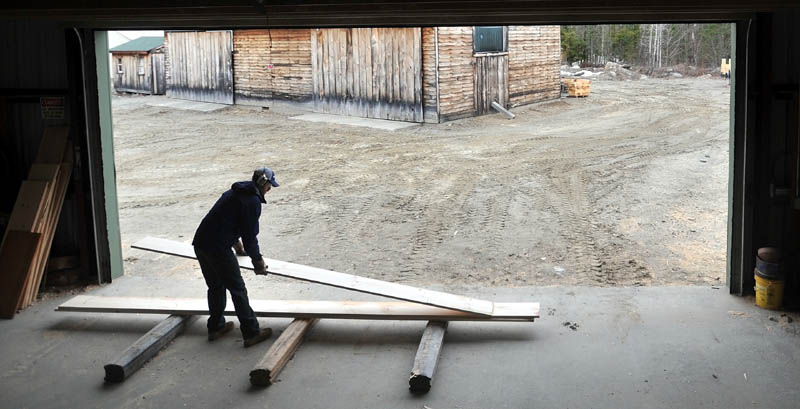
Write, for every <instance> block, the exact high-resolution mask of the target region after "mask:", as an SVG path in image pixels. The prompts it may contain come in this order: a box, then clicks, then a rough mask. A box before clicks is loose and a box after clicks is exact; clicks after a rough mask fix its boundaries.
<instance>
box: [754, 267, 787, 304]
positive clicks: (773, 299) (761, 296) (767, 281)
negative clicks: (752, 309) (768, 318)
mask: <svg viewBox="0 0 800 409" xmlns="http://www.w3.org/2000/svg"><path fill="white" fill-rule="evenodd" d="M755 277H756V305H757V306H759V307H761V308H766V309H768V310H777V309H779V308H781V304H782V303H783V280H782V279H777V278H776V277H770V278H768V277H764V276H762V275H761V274H759V273H758V270H756V274H755Z"/></svg>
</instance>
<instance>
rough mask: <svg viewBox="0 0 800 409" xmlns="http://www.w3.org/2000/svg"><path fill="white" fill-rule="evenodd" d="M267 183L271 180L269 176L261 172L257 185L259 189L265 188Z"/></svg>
mask: <svg viewBox="0 0 800 409" xmlns="http://www.w3.org/2000/svg"><path fill="white" fill-rule="evenodd" d="M267 182H269V179H267V175H265V174H264V172H263V171H262V172H260V174H259V175H258V179H256V185H258V187H264V185H266V184H267Z"/></svg>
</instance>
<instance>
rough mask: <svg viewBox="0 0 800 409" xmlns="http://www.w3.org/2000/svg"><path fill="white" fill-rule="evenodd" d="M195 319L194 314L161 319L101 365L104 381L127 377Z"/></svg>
mask: <svg viewBox="0 0 800 409" xmlns="http://www.w3.org/2000/svg"><path fill="white" fill-rule="evenodd" d="M196 319H197V316H196V315H170V316H169V317H167V318H166V319H165V320H164V321H161V322H160V323H159V324H158V325H156V326H155V327H153V329H151V330H150V331H148V332H147V333H146V334H144V335H143V336H142V337H141V338H139V339H138V340H136V342H134V343H133V345H131V346H129V347H128V348H127V349H126V350H125V351H123V352H122V354H120V356H119V357H117V359H115V360H114V361H113V362H111V363H110V364H108V365H105V366H104V367H103V368H104V369H105V370H106V377H105V380H106V382H122V381H124V380H125V379H127V378H128V377H129V376H131V374H133V373H134V372H136V371H137V370H138V369H139V368H141V367H142V365H144V364H145V363H146V362H147V361H149V360H150V358H152V357H154V356H156V354H158V351H160V350H161V349H162V348H164V346H166V345H167V344H168V343H169V342H170V341H172V340H173V339H175V337H176V336H178V334H180V333H181V331H183V329H184V328H186V327H187V326H188V325H189V324H191V323H192V322H193V321H194V320H196Z"/></svg>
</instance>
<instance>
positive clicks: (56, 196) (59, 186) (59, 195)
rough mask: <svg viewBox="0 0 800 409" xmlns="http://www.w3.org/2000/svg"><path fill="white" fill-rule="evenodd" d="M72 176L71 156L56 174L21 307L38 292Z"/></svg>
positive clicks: (69, 146) (68, 145)
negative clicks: (31, 277) (31, 274)
mask: <svg viewBox="0 0 800 409" xmlns="http://www.w3.org/2000/svg"><path fill="white" fill-rule="evenodd" d="M67 149H68V150H69V152H70V153H71V149H72V146H71V144H67ZM71 175H72V156H71V155H69V158H68V159H67V160H65V162H64V163H63V164H62V165H61V170H60V171H59V173H58V178H57V180H56V182H54V183H55V189H54V192H53V199H52V203H51V205H50V207H49V209H48V214H47V219H46V221H45V223H46V224H45V227H44V230H43V235H42V241H41V243H40V249H39V251H37V253H36V258H35V263H36V264H35V269H34V270H33V280H32V281H31V282H30V283H29V284H30V285H29V286H28V290H27V294H26V297H27V303H26V304H25V305H23V307H27V306H28V305H30V304H31V303H33V301H34V300H35V298H36V295H37V294H38V292H39V287H40V285H41V283H42V279H43V278H44V272H45V267H46V266H47V258H48V257H49V256H50V247H51V246H52V244H53V237H54V236H55V232H56V228H57V227H58V220H59V218H60V216H61V209H62V207H63V204H64V197H65V196H66V192H67V187H68V185H69V181H70V176H71Z"/></svg>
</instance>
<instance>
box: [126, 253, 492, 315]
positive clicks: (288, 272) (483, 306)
mask: <svg viewBox="0 0 800 409" xmlns="http://www.w3.org/2000/svg"><path fill="white" fill-rule="evenodd" d="M131 247H133V248H136V249H140V250H148V251H154V252H156V253H163V254H169V255H173V256H178V257H186V258H191V259H197V256H195V254H194V247H193V246H192V245H191V244H188V243H181V242H178V241H173V240H167V239H159V238H156V237H145V238H143V239H142V240H139V241H138V242H136V243H134V244H133V245H132V246H131ZM231 251H232V250H231ZM264 262H266V263H267V265H268V266H269V269H268V271H269V273H270V274H275V275H278V276H282V277H288V278H295V279H298V280H303V281H310V282H312V283H318V284H324V285H329V286H332V287H337V288H343V289H345V290H353V291H358V292H362V293H367V294H373V295H379V296H383V297H388V298H395V299H398V300H403V301H410V302H415V303H419V304H425V305H431V306H434V307H441V308H447V309H451V310H458V311H464V312H469V313H473V314H481V315H486V316H490V315H492V312H493V311H494V303H492V302H491V301H486V300H479V299H475V298H469V297H464V296H461V295H455V294H449V293H444V292H440V291H433V290H426V289H423V288H417V287H412V286H408V285H404V284H396V283H390V282H387V281H381V280H375V279H372V278H366V277H359V276H355V275H351V274H345V273H339V272H336V271H331V270H324V269H321V268H316V267H309V266H304V265H301V264H294V263H288V262H285V261H280V260H273V259H268V258H264ZM239 267H241V268H245V269H248V270H252V269H253V264H252V262H251V261H250V258H249V257H247V256H243V257H239Z"/></svg>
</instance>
